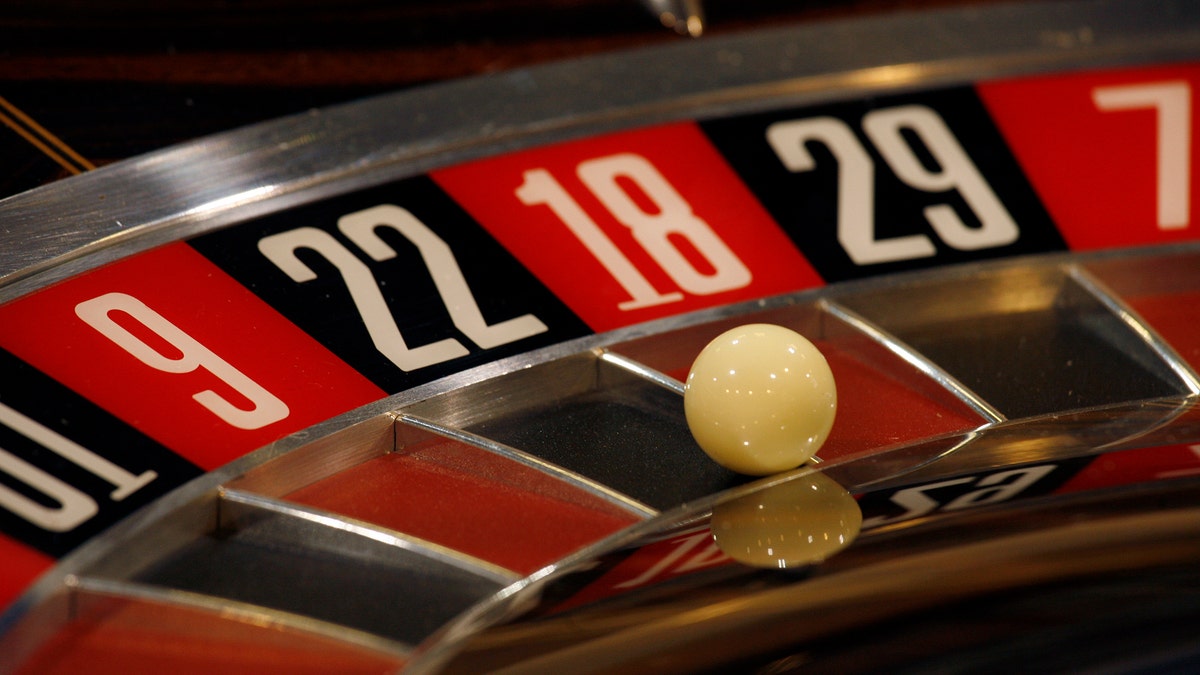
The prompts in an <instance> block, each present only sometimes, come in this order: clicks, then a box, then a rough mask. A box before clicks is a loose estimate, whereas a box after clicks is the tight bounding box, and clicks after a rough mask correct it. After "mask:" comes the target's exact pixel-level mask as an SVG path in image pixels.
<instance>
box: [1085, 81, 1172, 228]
mask: <svg viewBox="0 0 1200 675" xmlns="http://www.w3.org/2000/svg"><path fill="white" fill-rule="evenodd" d="M1092 101H1094V102H1095V104H1096V107H1097V108H1099V109H1100V110H1103V111H1105V112H1108V111H1113V110H1141V109H1144V108H1154V110H1155V111H1157V113H1158V229H1160V230H1181V229H1183V228H1185V227H1187V226H1188V224H1189V221H1190V216H1191V182H1192V179H1191V168H1192V162H1191V158H1192V88H1191V86H1190V85H1188V83H1187V82H1180V81H1175V82H1153V83H1150V84H1127V85H1120V86H1115V87H1097V88H1095V89H1093V90H1092Z"/></svg>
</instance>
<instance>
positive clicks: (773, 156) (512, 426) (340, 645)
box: [0, 0, 1200, 673]
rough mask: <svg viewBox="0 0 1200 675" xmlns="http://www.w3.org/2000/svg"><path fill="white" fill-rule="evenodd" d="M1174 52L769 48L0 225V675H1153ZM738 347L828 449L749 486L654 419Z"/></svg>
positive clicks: (953, 39) (1186, 78)
mask: <svg viewBox="0 0 1200 675" xmlns="http://www.w3.org/2000/svg"><path fill="white" fill-rule="evenodd" d="M1198 50H1200V10H1198V9H1197V8H1195V7H1194V6H1193V5H1192V4H1190V3H1186V2H1167V1H1164V2H1154V3H1145V2H1124V1H1117V0H1109V1H1101V2H1053V3H1045V4H1034V3H1022V4H1013V5H1008V4H996V5H992V4H987V5H979V6H974V5H972V6H966V7H956V8H943V9H938V10H936V11H921V12H914V13H895V14H892V13H889V14H883V15H872V16H867V17H856V18H850V19H836V20H829V21H819V22H809V23H802V24H798V25H772V26H768V27H761V28H756V29H755V30H753V31H751V32H745V33H740V32H739V33H730V34H728V35H721V36H717V37H715V38H711V39H710V38H703V39H701V40H696V41H688V42H674V43H671V44H664V45H657V46H654V47H652V48H648V49H636V50H631V51H621V52H618V53H611V54H600V55H596V56H592V57H590V58H588V59H585V60H573V61H569V62H564V63H551V64H544V65H538V66H531V67H528V68H519V69H515V70H509V71H503V72H500V73H497V74H494V75H492V76H489V77H482V78H474V79H466V80H463V81H454V82H447V83H442V84H437V85H433V86H427V87H421V88H414V89H411V90H407V91H401V92H399V93H394V94H386V95H381V96H378V97H373V98H367V99H364V100H361V101H356V102H351V103H346V104H341V105H334V106H329V107H323V108H319V109H314V110H312V111H310V112H306V113H301V114H298V115H293V116H288V117H284V118H281V119H278V120H275V121H268V122H265V123H261V124H257V125H253V126H249V127H245V128H241V129H237V130H233V131H227V132H222V133H220V134H217V135H212V136H206V137H203V138H200V139H198V140H194V141H189V142H185V143H183V144H180V145H174V146H171V147H168V148H166V149H161V150H156V151H153V152H150V153H148V154H143V155H139V156H136V157H133V158H131V159H127V160H124V161H119V162H115V163H113V164H112V165H110V166H105V167H102V168H101V169H98V170H96V171H92V172H87V173H82V174H81V175H78V176H75V177H71V178H68V179H65V180H61V181H57V182H52V183H49V184H47V185H44V186H42V187H38V188H35V189H32V190H30V191H26V192H21V193H19V194H15V195H13V196H11V197H9V198H7V199H5V200H3V201H2V202H0V238H2V243H0V372H2V373H3V376H0V506H2V507H3V508H2V509H0V560H3V561H4V562H3V566H2V567H0V569H2V570H3V576H2V577H0V603H3V606H4V613H3V614H2V615H0V670H2V671H4V672H29V673H40V672H67V671H78V670H86V671H88V672H107V671H111V672H137V671H163V670H167V669H172V670H175V671H179V672H210V671H221V672H264V671H275V670H279V671H287V672H394V671H398V670H405V671H408V672H510V673H520V672H711V671H723V670H734V671H737V672H764V673H780V672H793V671H797V672H798V671H804V670H819V671H830V670H833V671H850V672H855V671H877V670H882V669H887V670H893V671H903V670H913V671H916V670H920V671H928V670H934V669H944V670H953V671H996V670H1000V669H1001V668H1007V669H1012V668H1033V669H1037V670H1045V671H1054V670H1105V671H1111V670H1115V671H1156V672H1160V671H1176V672H1186V671H1189V670H1194V669H1195V668H1196V667H1197V665H1200V640H1197V639H1196V637H1195V635H1194V631H1193V630H1191V626H1194V625H1195V624H1194V621H1195V620H1196V619H1197V618H1200V594H1198V593H1197V590H1198V588H1200V583H1198V582H1200V578H1198V577H1200V573H1198V572H1197V570H1198V569H1200V567H1198V566H1197V565H1196V562H1197V559H1198V558H1200V507H1197V496H1198V495H1200V482H1198V477H1200V413H1198V412H1197V410H1196V402H1197V395H1198V394H1200V376H1198V375H1197V369H1198V368H1200V330H1198V329H1197V325H1198V321H1197V320H1198V319H1200V309H1197V308H1198V307H1200V303H1198V301H1200V245H1198V244H1197V241H1198V240H1200V238H1198V236H1197V232H1198V231H1200V230H1198V229H1197V226H1196V225H1195V224H1193V222H1192V221H1193V219H1194V216H1193V213H1194V210H1193V205H1192V203H1193V200H1192V199H1191V195H1192V194H1193V192H1194V191H1195V190H1194V188H1193V186H1194V185H1195V183H1196V180H1195V179H1194V178H1193V176H1192V173H1193V167H1194V164H1195V160H1194V154H1195V153H1194V151H1193V149H1192V137H1193V130H1194V129H1195V127H1196V123H1195V121H1194V119H1193V112H1192V110H1193V105H1192V101H1193V87H1192V84H1193V83H1197V82H1200V66H1196V65H1195V59H1196V58H1197V51H1198ZM760 323H766V324H778V325H782V326H786V327H788V328H790V329H793V330H795V331H797V332H799V333H801V334H803V335H805V336H806V337H807V338H808V339H810V340H812V341H813V343H814V344H815V345H816V346H817V348H818V349H819V350H820V352H821V353H822V354H823V355H824V359H825V360H826V361H827V362H828V364H829V370H830V371H831V372H832V374H833V377H834V378H835V381H836V382H837V406H838V409H837V416H836V418H835V421H834V422H833V426H832V429H831V430H830V431H829V433H828V438H827V439H826V440H825V441H824V443H823V445H822V446H821V448H820V450H819V451H818V453H817V456H816V458H815V459H814V460H813V461H811V462H809V463H806V464H804V465H802V466H800V467H796V468H793V469H790V470H787V471H782V472H779V473H774V474H771V475H767V476H761V477H756V476H746V475H742V474H738V473H735V472H733V471H730V470H728V469H726V468H724V467H723V466H721V465H720V464H717V463H715V462H713V461H712V460H711V459H709V458H708V457H707V456H706V455H705V454H704V453H703V452H701V451H700V449H699V448H698V447H697V444H696V441H695V440H694V439H693V436H692V434H691V432H690V430H689V428H688V423H687V420H686V419H685V414H684V404H683V401H684V393H685V391H686V390H687V387H689V386H692V385H691V384H689V385H685V384H684V382H685V380H686V379H687V377H688V372H689V368H690V366H691V364H692V361H693V360H694V359H695V357H696V356H697V354H699V353H700V351H701V350H702V349H703V348H704V346H705V345H706V344H707V343H708V342H709V341H710V340H711V339H712V338H714V337H716V336H717V335H719V334H721V333H723V332H724V331H726V330H728V329H730V328H733V327H735V326H739V325H744V324H760ZM738 367H740V366H739V365H738V364H733V365H732V366H731V368H738ZM746 407H749V408H754V407H755V406H754V405H750V406H746Z"/></svg>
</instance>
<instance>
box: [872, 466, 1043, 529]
mask: <svg viewBox="0 0 1200 675" xmlns="http://www.w3.org/2000/svg"><path fill="white" fill-rule="evenodd" d="M1054 468H1055V465H1053V464H1043V465H1041V466H1031V467H1026V468H1023V469H1012V470H1011V471H1001V472H999V473H993V474H989V475H987V476H984V477H983V478H980V479H979V480H978V481H976V479H975V477H974V476H968V477H966V478H954V479H951V480H945V481H942V482H940V483H930V484H928V485H917V486H915V487H910V488H904V489H903V490H898V491H897V492H896V494H894V495H892V498H891V501H892V503H893V504H895V505H896V506H900V507H902V508H904V513H900V514H898V515H894V516H875V517H874V518H867V519H866V520H864V521H863V524H862V526H863V529H867V528H869V527H878V526H879V525H886V524H888V523H896V522H899V521H902V520H908V519H910V518H917V517H919V516H925V515H928V514H930V513H933V512H934V511H936V510H939V509H940V510H942V511H957V510H959V509H965V508H969V507H972V506H982V505H984V504H995V503H998V502H1003V501H1007V500H1009V499H1012V498H1013V497H1015V496H1017V495H1018V494H1020V493H1021V492H1023V491H1024V490H1025V489H1027V488H1029V487H1030V486H1032V485H1033V484H1034V483H1036V482H1038V481H1039V480H1041V479H1042V478H1044V477H1045V476H1047V475H1048V474H1049V473H1050V472H1051V471H1053V470H1054ZM972 484H974V486H975V488H976V489H975V490H972V491H970V492H967V493H966V494H962V495H959V496H958V497H956V498H954V499H952V500H950V501H948V502H946V503H945V504H942V503H940V502H938V501H937V500H936V499H934V498H932V497H930V496H929V494H928V493H930V492H933V491H934V490H938V489H941V488H948V487H953V486H955V485H962V486H968V485H972Z"/></svg>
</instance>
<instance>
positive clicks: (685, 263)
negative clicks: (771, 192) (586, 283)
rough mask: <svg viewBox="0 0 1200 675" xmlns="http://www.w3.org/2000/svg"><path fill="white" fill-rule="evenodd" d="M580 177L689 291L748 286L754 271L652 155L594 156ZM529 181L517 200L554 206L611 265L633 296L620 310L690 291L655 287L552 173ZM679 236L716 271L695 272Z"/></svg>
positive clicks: (541, 172) (535, 173)
mask: <svg viewBox="0 0 1200 675" xmlns="http://www.w3.org/2000/svg"><path fill="white" fill-rule="evenodd" d="M576 174H577V175H578V177H579V180H580V181H582V182H583V184H584V186H586V187H587V189H588V190H589V191H590V192H591V193H592V194H593V195H594V196H595V197H596V199H598V200H599V201H600V203H601V204H602V205H603V206H604V208H605V209H607V210H608V212H609V213H611V214H612V216H613V218H615V219H616V220H617V222H619V223H621V224H622V225H624V226H625V227H627V228H629V230H630V232H631V233H632V235H633V238H634V240H636V241H637V243H638V244H639V245H640V246H641V247H642V248H643V249H645V251H646V252H647V253H648V254H650V257H651V258H653V259H654V261H655V262H656V263H658V265H659V266H660V267H661V268H662V269H663V271H665V272H666V273H667V275H668V276H669V277H670V278H671V281H673V282H675V284H676V285H677V286H678V287H679V288H680V289H682V290H683V291H685V292H687V293H692V294H695V295H711V294H713V293H721V292H723V291H729V290H733V289H737V288H743V287H745V286H747V285H748V284H749V283H750V281H751V275H750V270H749V269H748V268H747V267H746V265H745V263H743V262H742V261H741V259H739V258H738V257H737V255H736V254H735V253H734V252H733V251H731V250H730V249H729V246H728V245H726V243H725V242H724V241H722V240H721V238H720V237H719V236H717V233H716V232H713V230H712V228H711V227H709V225H708V223H706V222H705V221H704V220H703V219H701V218H700V217H699V216H697V215H696V213H695V212H694V211H693V210H692V206H691V205H690V204H688V202H687V200H685V199H684V198H683V195H680V194H679V192H678V191H677V190H676V189H675V188H674V187H672V186H671V184H670V183H669V182H668V181H667V179H666V178H665V177H664V176H663V175H662V173H661V172H659V170H658V169H657V168H655V166H654V165H653V164H651V163H650V162H649V161H648V160H647V159H646V158H645V157H642V156H641V155H634V154H630V153H623V154H619V155H612V156H609V157H599V158H596V159H590V160H587V161H586V162H582V163H580V164H579V166H578V167H577V168H576ZM524 178H525V180H524V182H523V183H521V186H520V187H519V188H517V191H516V194H517V198H519V199H520V200H521V201H522V202H523V203H525V204H527V205H529V206H536V205H540V204H544V205H546V206H548V207H549V208H550V210H551V211H553V212H554V215H556V216H558V219H559V220H561V221H562V222H563V223H564V224H565V225H566V226H567V227H568V228H569V229H570V230H571V233H572V234H574V235H575V236H576V238H578V239H579V241H580V242H581V243H582V244H583V245H584V246H585V247H587V249H588V251H589V252H591V254H592V255H594V256H595V257H596V259H597V260H599V261H600V264H602V265H604V268H605V269H606V270H608V273H609V274H611V275H612V276H613V278H614V279H616V280H617V283H619V284H620V285H621V287H622V288H623V289H624V290H625V292H626V293H628V294H629V297H630V299H629V300H626V301H624V302H621V303H619V304H618V305H617V307H618V308H619V309H622V310H633V309H640V308H643V307H653V306H655V305H662V304H666V303H670V302H678V301H680V300H682V299H683V297H684V295H683V293H680V292H678V291H671V292H667V293H663V292H661V291H659V290H658V289H656V288H654V286H653V285H652V284H651V283H650V281H649V280H647V279H646V277H645V276H644V275H643V274H642V273H641V272H640V271H638V269H637V268H636V267H634V265H633V263H632V262H630V261H629V258H627V257H626V256H625V255H624V254H623V253H622V252H621V251H620V249H618V248H617V246H616V244H614V243H613V242H612V240H611V239H609V238H608V237H607V236H606V235H605V234H604V232H603V230H601V229H600V226H599V225H597V224H596V221H594V220H592V218H591V216H589V215H588V214H587V212H586V211H584V209H583V207H581V206H580V205H579V203H578V202H577V201H575V199H574V198H573V197H572V196H571V195H570V194H569V193H568V192H567V191H566V189H565V188H563V186H562V185H561V184H560V183H559V182H558V181H557V180H555V178H554V176H552V175H551V174H550V172H549V171H547V170H545V169H530V170H529V171H526V172H525V176H524ZM620 180H625V181H628V182H629V183H631V184H632V185H633V186H635V187H637V189H639V190H641V192H642V194H644V195H645V196H646V197H647V198H648V199H649V200H650V202H651V203H652V204H653V206H654V211H647V210H645V209H643V208H642V207H641V206H639V205H638V203H637V202H636V201H634V199H633V198H632V197H631V196H630V195H629V193H628V192H626V191H625V189H624V188H623V187H622V186H621V184H620V182H619V181H620ZM672 236H677V237H681V238H683V239H684V240H686V241H687V242H688V243H690V244H691V245H692V247H694V249H695V250H696V252H697V253H699V254H700V255H701V256H702V257H703V258H704V260H705V261H706V262H707V263H708V265H709V266H711V268H712V270H711V271H702V270H698V269H696V267H695V266H694V265H693V264H692V263H691V262H690V261H689V260H688V259H687V257H686V256H684V255H683V253H681V252H680V251H679V249H678V248H676V246H675V244H674V243H672V242H671V239H670V238H671V237H672Z"/></svg>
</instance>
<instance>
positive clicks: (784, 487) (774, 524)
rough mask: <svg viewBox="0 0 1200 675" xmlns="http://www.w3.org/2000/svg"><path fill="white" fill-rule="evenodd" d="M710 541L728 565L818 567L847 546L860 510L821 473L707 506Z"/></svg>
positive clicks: (855, 532) (859, 524) (855, 533)
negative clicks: (710, 510)
mask: <svg viewBox="0 0 1200 675" xmlns="http://www.w3.org/2000/svg"><path fill="white" fill-rule="evenodd" d="M710 527H711V528H712V533H713V538H714V539H715V540H716V543H717V546H718V547H719V548H720V549H721V550H722V551H724V552H725V554H726V555H728V556H729V557H731V558H733V559H734V560H736V561H738V562H740V563H743V564H746V565H752V566H754V567H767V568H787V567H795V566H799V565H805V564H809V563H814V562H820V561H822V560H824V559H826V558H828V557H829V556H831V555H833V554H834V553H837V552H838V551H840V550H842V549H843V548H845V547H847V546H849V545H850V542H852V541H854V538H855V537H857V536H858V532H859V530H860V529H861V528H862V511H861V510H860V509H859V508H858V502H856V501H855V500H854V497H853V496H851V494H850V493H849V492H847V491H846V489H845V488H843V487H842V486H841V485H838V484H837V482H835V481H834V480H833V479H831V478H829V477H827V476H825V475H824V474H821V473H810V474H806V475H803V476H798V477H796V478H795V479H793V480H790V481H788V482H786V483H782V484H780V485H775V486H772V487H769V488H767V489H764V490H760V491H758V492H755V493H753V494H750V495H746V496H744V497H740V498H737V499H734V500H731V501H728V502H723V503H720V504H717V505H716V506H714V507H713V514H712V522H711V525H710Z"/></svg>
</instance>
